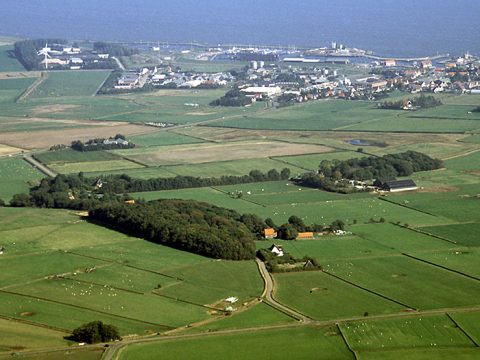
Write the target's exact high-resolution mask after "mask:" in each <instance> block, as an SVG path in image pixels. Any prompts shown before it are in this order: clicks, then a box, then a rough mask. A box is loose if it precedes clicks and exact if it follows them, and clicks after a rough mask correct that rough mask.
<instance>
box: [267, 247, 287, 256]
mask: <svg viewBox="0 0 480 360" xmlns="http://www.w3.org/2000/svg"><path fill="white" fill-rule="evenodd" d="M268 250H270V252H271V253H273V254H276V255H277V256H283V254H284V252H283V247H282V246H280V245H275V244H273V245H272V246H270V247H269V248H268Z"/></svg>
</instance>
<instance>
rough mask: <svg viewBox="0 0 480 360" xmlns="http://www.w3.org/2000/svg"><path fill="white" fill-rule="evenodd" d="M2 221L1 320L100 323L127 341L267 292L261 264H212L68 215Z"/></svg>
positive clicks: (25, 212)
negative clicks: (115, 328) (216, 306)
mask: <svg viewBox="0 0 480 360" xmlns="http://www.w3.org/2000/svg"><path fill="white" fill-rule="evenodd" d="M0 215H1V218H2V222H1V227H0V237H1V238H2V239H3V240H2V244H1V245H2V246H4V247H5V251H4V254H3V255H1V256H2V257H1V258H0V266H2V267H8V268H9V269H10V270H9V272H8V273H6V272H3V276H2V277H0V301H1V303H2V309H0V316H4V317H5V316H7V317H11V318H15V319H19V320H22V319H25V320H26V319H28V321H29V323H31V324H32V325H41V326H48V327H51V328H53V329H58V330H60V331H62V332H68V331H70V330H71V329H73V328H75V327H77V326H79V325H80V324H82V323H84V322H86V320H96V319H99V320H103V321H105V322H106V323H111V324H114V325H116V326H118V327H119V329H120V331H121V332H122V334H124V335H125V334H132V333H137V334H144V333H145V332H158V331H164V330H167V329H171V328H174V327H178V326H183V325H186V324H189V323H194V322H197V321H201V320H206V319H209V318H210V317H211V316H212V315H210V314H209V310H210V309H209V308H208V307H206V306H205V305H207V304H217V303H219V302H221V301H222V299H224V298H226V297H228V296H233V295H236V296H239V297H240V298H241V299H242V301H244V300H250V299H252V298H256V297H257V296H258V295H259V294H260V292H261V289H262V281H261V278H260V276H259V274H258V271H257V269H256V266H255V264H254V263H253V262H218V261H212V260H211V259H207V258H204V257H201V256H198V255H194V254H190V253H185V252H182V251H178V250H174V249H171V248H167V247H163V246H160V245H157V244H152V243H149V242H147V241H145V240H142V239H138V238H134V237H131V236H128V235H124V234H121V233H117V232H115V231H112V230H109V229H106V228H104V227H100V226H97V225H94V224H90V223H88V222H85V221H84V220H83V219H82V218H80V217H79V216H78V215H76V214H75V213H73V212H68V211H64V210H45V209H44V210H42V209H9V208H0ZM25 216H28V218H29V219H30V221H29V223H28V226H27V227H25V226H23V223H24V221H25V220H24V219H25ZM199 264H202V267H198V265H199ZM202 268H203V270H202ZM218 278H223V279H229V280H228V281H225V282H222V283H218V281H217V279H218ZM220 309H222V308H221V307H220ZM152 311H153V313H155V315H153V313H152ZM67 314H68V315H67Z"/></svg>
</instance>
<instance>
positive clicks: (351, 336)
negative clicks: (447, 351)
mask: <svg viewBox="0 0 480 360" xmlns="http://www.w3.org/2000/svg"><path fill="white" fill-rule="evenodd" d="M340 328H341V330H342V334H343V335H344V336H345V338H346V340H347V343H348V345H349V347H350V348H351V349H352V350H354V351H368V350H377V349H382V350H389V349H401V348H403V349H408V348H424V349H429V348H432V347H437V346H438V347H452V346H458V347H462V348H467V347H475V344H473V343H472V342H471V341H470V339H468V338H467V337H466V336H465V335H464V334H463V333H462V332H461V331H460V330H459V329H458V328H457V327H456V325H455V323H454V322H453V321H451V320H450V319H449V318H448V317H447V316H445V315H442V316H416V317H409V318H403V319H392V320H371V321H358V322H349V323H345V324H341V325H340Z"/></svg>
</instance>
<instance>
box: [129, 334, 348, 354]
mask: <svg viewBox="0 0 480 360" xmlns="http://www.w3.org/2000/svg"><path fill="white" fill-rule="evenodd" d="M156 354H162V358H163V359H179V358H182V359H191V358H195V359H199V360H204V359H205V360H207V359H221V358H228V359H232V360H233V359H255V358H258V357H259V356H261V357H262V359H279V358H292V359H312V358H314V359H325V360H327V359H328V360H331V359H353V358H354V357H353V354H351V353H350V352H349V351H348V349H347V347H346V346H345V344H344V343H343V340H342V339H341V337H340V336H338V334H337V333H336V332H335V331H332V330H331V329H322V328H313V327H312V328H310V327H303V328H298V329H291V330H274V331H256V332H254V333H247V334H245V333H243V334H233V335H218V336H213V337H209V338H204V339H202V338H199V339H189V340H184V341H169V340H166V341H165V340H164V341H159V342H157V343H151V344H139V345H133V346H131V347H127V348H126V349H123V350H122V351H121V352H120V359H122V360H129V359H135V360H142V359H151V358H152V356H156Z"/></svg>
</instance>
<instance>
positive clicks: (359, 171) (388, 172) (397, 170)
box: [299, 151, 443, 191]
mask: <svg viewBox="0 0 480 360" xmlns="http://www.w3.org/2000/svg"><path fill="white" fill-rule="evenodd" d="M442 166H443V164H442V161H441V160H438V159H433V158H431V157H429V156H428V155H425V154H422V153H419V152H416V151H407V152H404V153H399V154H389V155H384V156H382V157H375V156H369V157H363V158H360V159H358V158H355V159H349V160H344V161H340V160H323V161H322V162H321V163H320V167H319V171H318V173H307V174H304V175H303V176H302V177H301V179H300V181H299V182H300V183H301V184H303V185H305V186H310V187H315V188H321V189H324V190H327V191H338V190H339V186H341V185H339V184H338V181H339V180H341V179H350V180H371V179H390V178H395V177H397V176H409V175H411V174H412V173H414V172H418V171H427V170H434V169H439V168H440V167H442ZM345 186H347V185H345Z"/></svg>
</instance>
